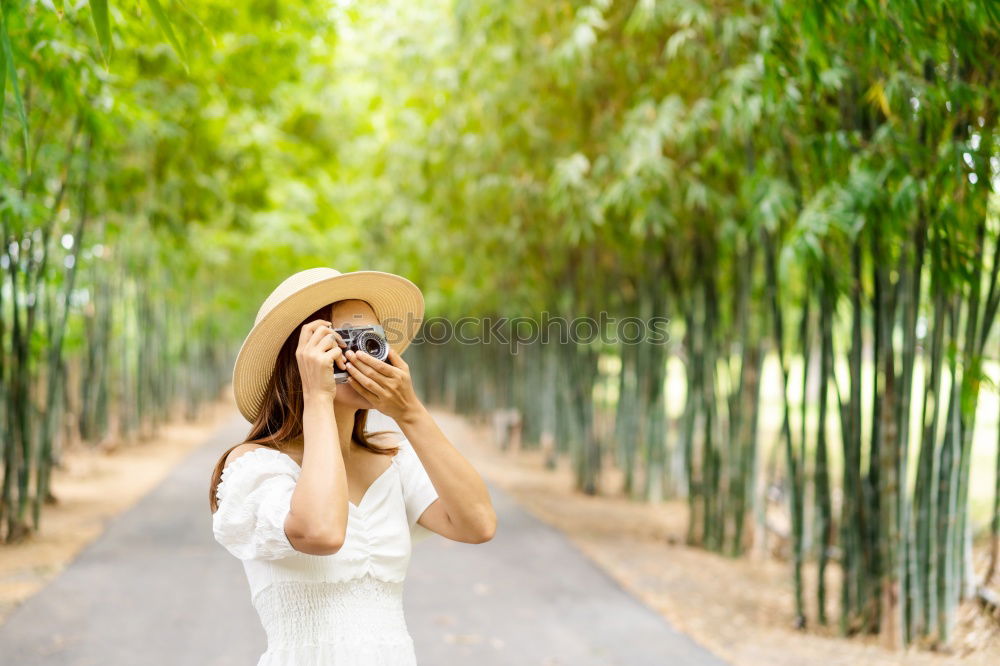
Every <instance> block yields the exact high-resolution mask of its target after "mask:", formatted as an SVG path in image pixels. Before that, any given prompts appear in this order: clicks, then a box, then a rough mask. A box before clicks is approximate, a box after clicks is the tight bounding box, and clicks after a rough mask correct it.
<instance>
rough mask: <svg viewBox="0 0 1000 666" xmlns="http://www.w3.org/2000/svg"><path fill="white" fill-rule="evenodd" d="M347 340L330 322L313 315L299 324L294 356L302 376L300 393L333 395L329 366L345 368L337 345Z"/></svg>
mask: <svg viewBox="0 0 1000 666" xmlns="http://www.w3.org/2000/svg"><path fill="white" fill-rule="evenodd" d="M346 346H347V343H346V342H344V339H343V338H341V337H340V336H339V335H338V334H337V333H336V332H334V330H333V326H332V324H331V323H330V322H328V321H325V320H322V319H316V320H315V321H311V322H309V323H308V324H305V325H304V326H303V327H302V330H301V332H300V334H299V346H298V347H297V348H296V349H295V359H296V360H297V361H298V364H299V377H301V378H302V396H303V398H308V397H312V396H317V395H323V394H327V395H329V396H330V397H331V398H334V397H336V395H337V382H336V381H334V378H333V366H334V364H336V365H337V366H339V367H340V369H341V370H344V369H346V361H345V360H344V353H343V349H341V347H346Z"/></svg>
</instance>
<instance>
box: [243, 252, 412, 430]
mask: <svg viewBox="0 0 1000 666" xmlns="http://www.w3.org/2000/svg"><path fill="white" fill-rule="evenodd" d="M349 298H350V299H355V298H356V299H360V300H362V301H366V302H367V303H368V304H369V305H371V307H372V310H374V311H375V316H376V317H378V320H379V323H380V324H381V325H382V327H383V328H384V329H385V337H386V341H387V342H388V343H389V346H390V347H391V348H392V349H395V350H396V353H397V354H402V353H403V350H404V349H406V348H407V347H408V346H409V345H410V342H411V341H412V340H413V337H414V336H415V335H416V334H417V330H418V329H419V328H420V322H421V320H422V319H423V316H424V296H423V294H421V293H420V289H419V288H418V287H417V285H415V284H413V283H412V282H410V281H409V280H407V279H406V278H404V277H401V276H399V275H393V274H392V273H383V272H382V271H353V272H350V273H341V272H340V271H336V270H334V269H332V268H325V267H320V268H309V269H307V270H304V271H300V272H298V273H295V274H294V275H292V276H291V277H289V278H287V279H286V280H285V281H284V282H282V283H281V284H279V285H278V286H277V287H276V288H275V290H274V291H272V292H271V295H270V296H268V297H267V298H266V299H265V300H264V304H263V305H261V306H260V310H258V311H257V319H256V321H254V325H253V328H252V329H251V330H250V333H249V334H248V335H247V337H246V339H245V340H244V341H243V346H242V347H240V353H239V354H238V355H237V357H236V365H235V366H234V367H233V393H234V394H235V396H236V405H237V406H238V407H239V410H240V412H241V413H242V414H243V416H244V418H246V419H247V420H248V421H250V422H251V423H252V422H253V421H254V419H255V418H256V417H257V413H258V412H259V411H260V408H261V407H262V405H263V403H264V391H265V390H266V388H267V383H268V382H269V381H270V379H271V374H272V373H273V372H274V364H275V362H276V360H277V358H278V352H279V351H280V350H281V346H282V345H283V344H285V340H287V339H288V336H289V335H291V333H292V331H293V330H295V328H296V327H297V326H298V325H299V324H300V323H302V320H304V319H305V318H306V317H308V316H309V315H311V314H312V313H313V312H315V311H316V310H318V309H320V308H321V307H323V306H324V305H328V304H330V303H333V302H334V301H340V300H344V299H349Z"/></svg>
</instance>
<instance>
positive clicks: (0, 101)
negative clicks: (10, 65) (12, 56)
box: [0, 47, 7, 131]
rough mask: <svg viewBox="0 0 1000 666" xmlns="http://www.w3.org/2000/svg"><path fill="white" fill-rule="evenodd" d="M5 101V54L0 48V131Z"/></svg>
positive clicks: (0, 129)
mask: <svg viewBox="0 0 1000 666" xmlns="http://www.w3.org/2000/svg"><path fill="white" fill-rule="evenodd" d="M6 101H7V52H6V51H5V50H4V49H3V48H2V47H0V131H3V110H4V106H5V104H4V103H5V102H6Z"/></svg>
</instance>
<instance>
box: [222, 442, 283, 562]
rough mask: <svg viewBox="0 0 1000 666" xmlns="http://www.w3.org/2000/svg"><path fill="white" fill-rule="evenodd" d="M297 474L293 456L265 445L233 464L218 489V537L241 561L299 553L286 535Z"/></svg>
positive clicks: (270, 558)
mask: <svg viewBox="0 0 1000 666" xmlns="http://www.w3.org/2000/svg"><path fill="white" fill-rule="evenodd" d="M298 476H299V470H298V467H297V466H296V465H295V462H294V461H292V459H291V458H289V457H288V456H286V455H285V454H283V453H281V452H280V451H276V450H275V449H270V448H265V447H261V448H256V449H253V450H251V451H247V452H246V453H244V454H242V455H240V456H239V457H237V458H236V459H235V460H233V461H232V462H231V463H229V464H228V465H227V466H226V467H225V469H223V470H222V478H221V479H220V481H219V485H218V487H217V488H216V491H215V496H216V499H217V500H218V509H216V511H215V513H214V514H213V516H212V532H213V533H214V534H215V540H216V541H218V542H219V543H220V544H222V545H223V546H225V548H226V550H228V551H229V552H230V553H232V554H233V555H235V556H236V557H238V558H239V559H241V560H255V559H256V560H277V559H280V558H282V557H287V556H289V555H292V554H294V553H297V552H298V551H297V550H295V549H294V548H293V547H292V544H291V543H290V542H289V541H288V536H287V535H286V534H285V518H286V517H287V516H288V511H289V509H290V508H291V501H292V492H293V491H294V490H295V484H296V482H297V481H298Z"/></svg>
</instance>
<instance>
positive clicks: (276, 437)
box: [209, 268, 496, 666]
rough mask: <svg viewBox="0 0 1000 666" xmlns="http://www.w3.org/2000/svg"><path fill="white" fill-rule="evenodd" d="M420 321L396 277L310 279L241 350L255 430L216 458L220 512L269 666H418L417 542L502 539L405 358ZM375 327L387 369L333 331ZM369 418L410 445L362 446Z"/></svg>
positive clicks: (377, 438)
mask: <svg viewBox="0 0 1000 666" xmlns="http://www.w3.org/2000/svg"><path fill="white" fill-rule="evenodd" d="M423 311H424V300H423V296H422V294H421V293H420V290H419V289H418V288H417V287H416V285H414V284H413V283H412V282H410V281H409V280H407V279H405V278H402V277H400V276H398V275H392V274H390V273H382V272H379V271H355V272H352V273H339V272H338V271H335V270H333V269H331V268H313V269H309V270H306V271H302V272H299V273H296V274H295V275H292V276H291V277H289V278H288V279H286V280H285V281H284V282H282V283H281V284H280V285H279V286H278V287H277V288H276V289H275V290H274V292H272V293H271V295H270V296H268V298H267V299H266V300H265V301H264V304H263V305H262V306H261V308H260V310H259V311H258V313H257V319H256V322H255V324H254V327H253V329H252V330H251V331H250V333H249V334H248V335H247V338H246V340H244V342H243V346H242V348H241V349H240V352H239V355H238V356H237V359H236V365H235V367H234V370H233V391H234V394H235V396H236V402H237V405H238V407H239V409H240V411H241V412H242V413H243V415H244V416H245V417H246V418H247V420H248V421H250V422H251V423H253V427H252V428H251V430H250V434H249V436H248V437H247V439H246V441H245V442H242V443H240V444H238V445H236V446H234V447H232V448H231V449H229V450H228V451H227V452H226V453H225V454H223V456H222V457H221V458H220V460H219V462H218V464H217V465H216V468H215V472H214V474H213V477H212V487H211V490H210V492H209V498H210V504H211V507H212V512H213V517H212V529H213V532H214V535H215V538H216V540H217V541H218V542H219V543H221V544H222V545H223V546H225V548H226V549H227V550H228V551H229V552H230V553H232V554H233V555H235V556H236V557H237V558H239V559H240V560H241V561H242V562H243V567H244V570H245V572H246V575H247V580H248V582H249V584H250V593H251V601H252V603H253V605H254V608H255V609H256V610H257V612H258V614H259V615H260V619H261V623H262V624H263V626H264V630H265V632H266V634H267V651H266V652H264V654H263V655H261V657H260V660H259V661H258V662H257V664H258V666H320V665H323V666H328V665H332V664H335V665H336V666H350V665H354V666H374V665H376V664H378V665H392V666H402V665H412V664H416V655H415V653H414V649H413V641H412V639H411V637H410V634H409V631H408V630H407V627H406V622H405V619H404V617H403V605H402V587H403V580H404V579H405V576H406V571H407V568H408V565H409V561H410V554H411V544H412V543H413V541H416V540H419V539H420V538H423V537H424V536H429V535H430V533H431V532H436V533H438V534H440V535H442V536H444V537H447V538H449V539H453V540H455V541H461V542H464V543H482V542H484V541H488V540H490V539H491V538H492V537H493V533H494V531H495V529H496V514H495V512H494V510H493V505H492V503H491V501H490V496H489V493H488V491H487V488H486V485H485V483H484V482H483V480H482V478H481V477H480V476H479V474H478V473H477V472H476V470H475V469H474V468H473V467H472V465H471V464H470V463H469V462H468V461H467V460H466V459H465V458H464V457H463V456H462V455H461V454H460V453H459V452H458V450H457V449H455V447H454V446H452V444H451V443H450V442H449V441H448V439H447V438H446V437H445V435H444V433H442V432H441V430H440V428H438V426H437V424H436V423H435V422H434V420H433V419H432V418H431V416H430V414H429V413H428V412H427V410H426V408H425V407H424V406H423V405H422V404H421V403H420V401H419V400H418V399H417V397H416V395H415V394H414V391H413V384H412V382H411V379H410V372H409V368H408V366H407V364H406V362H405V361H403V359H402V358H401V357H400V354H401V353H402V351H403V350H404V349H405V348H406V347H407V346H408V345H409V343H410V341H411V340H412V338H413V336H414V335H415V334H416V331H417V329H418V328H419V325H420V320H421V318H422V317H423ZM369 325H381V326H382V327H383V329H384V331H385V341H386V342H387V344H388V346H389V353H388V358H386V359H385V360H384V361H380V360H378V359H377V358H375V357H374V356H371V355H369V354H365V353H363V352H362V353H354V352H353V351H351V350H349V349H347V345H346V344H345V341H344V340H343V338H341V336H339V335H337V334H336V333H335V332H334V329H342V328H348V327H359V326H369ZM376 355H379V354H377V353H376ZM335 369H336V370H337V371H338V372H341V371H346V373H347V382H346V383H341V384H338V383H337V382H336V381H335V377H334V372H335ZM369 409H377V410H378V411H379V412H381V413H382V414H385V415H386V416H388V417H391V418H392V419H394V420H395V421H396V422H397V423H398V424H399V426H400V428H401V430H402V439H400V440H399V441H396V442H391V441H390V439H392V438H393V437H395V438H397V439H398V438H399V434H398V433H396V434H395V435H394V434H393V433H391V432H380V433H374V434H370V433H368V432H366V428H365V424H366V419H367V416H368V410H369ZM390 444H395V446H390Z"/></svg>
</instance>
